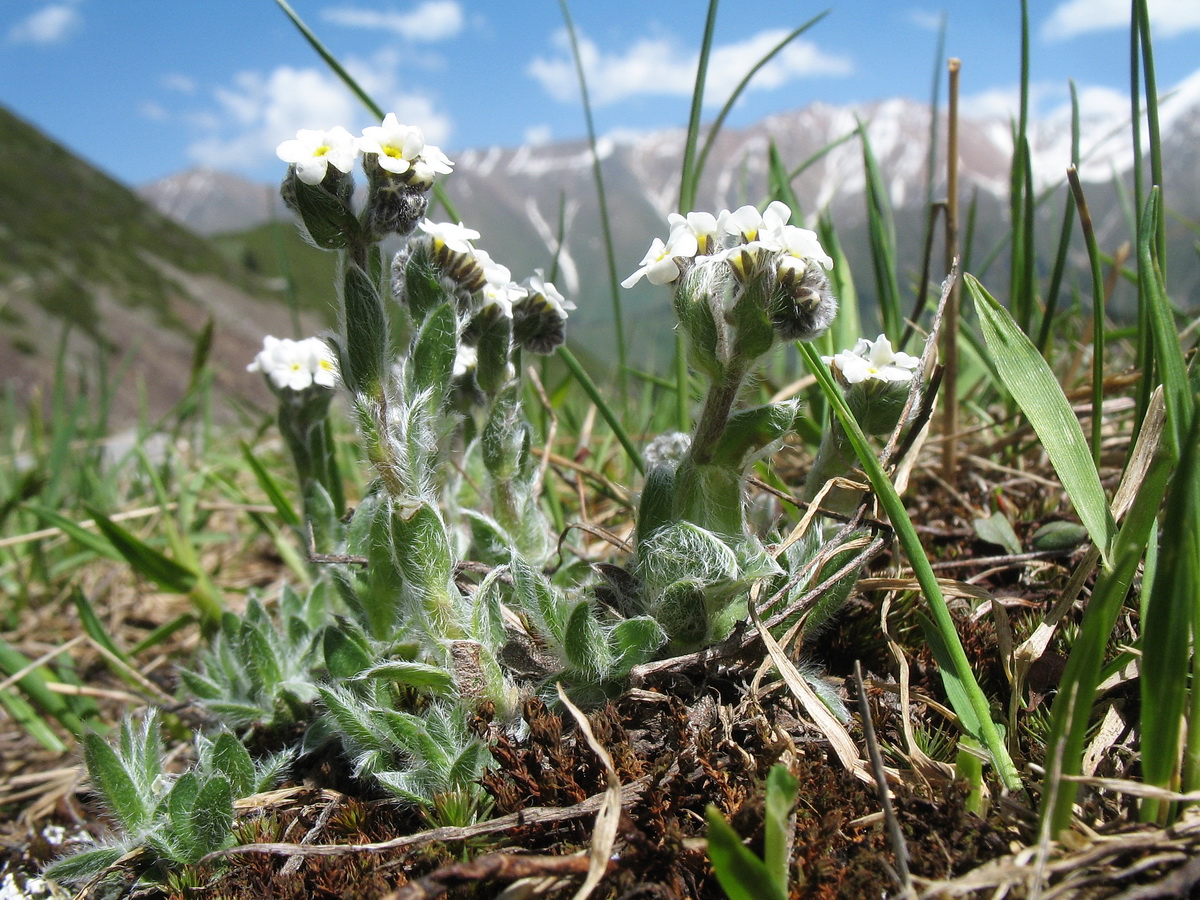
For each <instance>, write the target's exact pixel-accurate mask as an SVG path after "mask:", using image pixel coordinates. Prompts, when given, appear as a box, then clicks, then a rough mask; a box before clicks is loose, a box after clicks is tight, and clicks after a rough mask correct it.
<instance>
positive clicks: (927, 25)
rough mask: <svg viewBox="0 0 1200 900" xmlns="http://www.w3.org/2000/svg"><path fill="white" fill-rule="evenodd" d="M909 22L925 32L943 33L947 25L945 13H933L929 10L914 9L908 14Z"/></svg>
mask: <svg viewBox="0 0 1200 900" xmlns="http://www.w3.org/2000/svg"><path fill="white" fill-rule="evenodd" d="M906 17H907V18H908V21H909V22H911V23H912V24H913V25H916V26H917V27H918V28H920V29H922V30H923V31H935V32H936V31H941V30H942V26H943V25H945V24H946V14H945V12H931V11H930V10H927V9H918V8H916V7H913V8H912V9H910V10H908V12H907V13H906Z"/></svg>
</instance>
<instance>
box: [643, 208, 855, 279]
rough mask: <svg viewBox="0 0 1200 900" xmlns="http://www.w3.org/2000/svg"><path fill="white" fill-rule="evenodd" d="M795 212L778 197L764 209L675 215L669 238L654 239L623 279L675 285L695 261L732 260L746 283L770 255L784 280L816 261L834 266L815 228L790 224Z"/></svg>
mask: <svg viewBox="0 0 1200 900" xmlns="http://www.w3.org/2000/svg"><path fill="white" fill-rule="evenodd" d="M791 217H792V211H791V209H789V208H788V206H787V204H785V203H781V202H780V201H778V200H776V201H774V202H773V203H771V204H770V205H769V206H768V207H767V208H766V210H764V211H763V212H761V213H760V212H759V211H758V210H757V209H756V208H755V207H753V206H742V207H739V208H738V209H735V210H733V211H732V212H730V211H729V210H727V209H725V210H722V211H721V213H720V214H719V215H717V216H714V215H713V214H712V213H706V212H690V213H688V214H687V215H686V216H681V215H679V214H678V213H671V214H670V215H669V216H668V217H667V223H668V224H669V225H670V226H671V230H670V233H669V234H668V236H667V240H666V241H665V242H664V241H663V240H662V239H661V238H655V239H654V242H653V243H652V244H651V245H650V249H649V251H647V253H646V255H645V257H644V258H643V259H642V263H641V268H640V269H638V270H637V271H636V272H634V273H633V274H632V275H630V276H629V277H628V278H626V279H625V280H624V281H622V282H621V286H622V287H627V288H628V287H633V285H635V284H637V283H638V282H639V281H640V280H641V279H642V278H643V277H645V278H646V279H647V280H648V281H650V283H651V284H670V283H672V282H674V281H676V280H678V279H679V277H680V275H682V274H683V273H684V272H685V271H686V270H687V269H688V267H689V266H691V265H693V264H718V263H727V264H728V265H729V266H730V267H731V269H732V270H733V272H734V275H735V277H738V278H739V280H742V281H745V280H746V279H747V278H748V277H749V276H750V274H751V273H752V272H753V271H754V270H755V268H756V267H757V266H758V264H759V263H760V261H762V260H763V259H764V258H767V257H769V258H770V259H771V260H772V261H773V262H774V263H775V265H776V266H777V267H778V272H777V274H778V277H779V279H780V280H781V281H785V280H789V281H795V280H796V279H797V277H803V275H804V274H805V272H807V270H808V268H809V267H810V265H811V264H813V263H818V264H819V265H820V266H822V267H823V268H825V269H831V268H833V260H832V259H830V257H829V255H828V254H827V253H826V252H825V251H824V250H823V249H822V248H821V242H820V241H819V240H818V239H817V235H816V233H815V232H813V231H810V230H809V229H807V228H800V227H799V226H796V225H789V224H788V219H790V218H791Z"/></svg>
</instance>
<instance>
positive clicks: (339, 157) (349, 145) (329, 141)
mask: <svg viewBox="0 0 1200 900" xmlns="http://www.w3.org/2000/svg"><path fill="white" fill-rule="evenodd" d="M275 155H276V156H278V157H279V158H280V159H282V160H283V161H284V162H286V163H291V164H292V165H294V166H295V167H296V177H297V178H299V179H300V180H301V181H303V182H304V183H305V184H320V183H321V181H322V180H323V179H324V178H325V173H326V172H328V171H329V167H330V166H333V167H334V168H335V169H337V170H338V171H339V172H349V171H350V169H351V168H353V166H354V160H355V159H357V158H358V141H357V140H355V138H354V136H353V135H352V134H350V132H348V131H347V130H346V129H345V128H342V127H341V126H340V125H339V126H337V127H336V128H331V129H330V130H329V131H310V130H308V129H301V130H300V131H297V132H296V137H295V138H293V139H292V140H290V141H284V142H283V143H282V144H280V145H279V146H278V147H277V148H276V149H275Z"/></svg>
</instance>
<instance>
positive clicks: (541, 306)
mask: <svg viewBox="0 0 1200 900" xmlns="http://www.w3.org/2000/svg"><path fill="white" fill-rule="evenodd" d="M526 290H527V291H528V293H526V295H525V296H524V297H521V298H519V299H517V300H515V301H514V302H513V307H512V312H513V340H514V341H515V342H516V343H517V344H518V345H519V346H521V347H523V348H524V349H526V350H528V351H529V352H530V353H539V354H541V355H543V356H546V355H548V354H550V353H553V352H554V351H555V350H556V349H557V348H558V347H561V346H562V345H563V343H564V342H565V341H566V324H567V310H568V309H574V308H575V304H574V303H572V302H571V301H569V300H566V299H564V298H563V295H562V294H560V293H559V292H558V289H557V288H556V287H555V286H554V285H553V284H551V283H550V282H548V281H546V280H545V279H544V278H543V277H542V270H541V269H538V270H537V274H535V275H533V276H531V277H530V278H529V280H528V281H527V282H526Z"/></svg>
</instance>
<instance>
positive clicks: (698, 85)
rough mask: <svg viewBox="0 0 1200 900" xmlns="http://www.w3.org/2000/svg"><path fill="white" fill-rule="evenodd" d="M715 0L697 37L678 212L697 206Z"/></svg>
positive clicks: (686, 211)
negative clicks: (698, 148)
mask: <svg viewBox="0 0 1200 900" xmlns="http://www.w3.org/2000/svg"><path fill="white" fill-rule="evenodd" d="M717 6H718V0H709V3H708V15H707V16H705V19H704V35H703V37H701V39H700V59H699V61H698V62H697V63H696V81H695V83H694V84H693V85H692V106H691V110H690V111H689V113H688V129H687V138H686V140H685V142H684V149H683V165H682V170H681V173H680V177H679V209H678V211H679V212H680V213H681V214H686V213H688V212H691V211H692V210H693V209H694V208H695V206H696V190H697V188H698V187H699V185H700V173H699V171H698V169H697V165H696V163H697V158H696V145H697V144H698V143H699V142H700V116H701V113H702V111H703V109H704V84H705V81H706V79H707V77H708V58H709V54H710V53H711V52H712V45H713V37H714V35H715V34H716V27H717Z"/></svg>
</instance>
